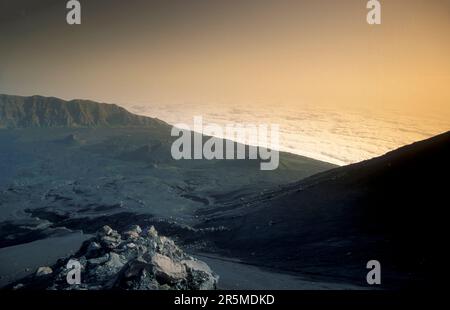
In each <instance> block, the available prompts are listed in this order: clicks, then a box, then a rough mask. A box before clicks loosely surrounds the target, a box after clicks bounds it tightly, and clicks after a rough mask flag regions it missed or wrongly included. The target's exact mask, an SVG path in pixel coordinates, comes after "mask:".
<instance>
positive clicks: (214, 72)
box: [0, 0, 450, 164]
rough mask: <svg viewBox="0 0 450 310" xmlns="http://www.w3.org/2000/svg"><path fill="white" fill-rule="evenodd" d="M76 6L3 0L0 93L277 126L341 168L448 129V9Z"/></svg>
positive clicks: (353, 2) (290, 2) (358, 4)
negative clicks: (76, 17) (375, 16)
mask: <svg viewBox="0 0 450 310" xmlns="http://www.w3.org/2000/svg"><path fill="white" fill-rule="evenodd" d="M81 3H82V24H81V25H79V26H69V25H67V24H66V22H65V14H66V8H65V4H66V1H63V0H43V1H39V2H36V1H30V0H16V1H10V0H3V1H1V2H0V40H1V42H2V46H3V47H4V48H2V49H0V93H7V94H12V95H14V94H17V95H25V96H27V95H35V94H36V95H43V96H55V97H59V98H63V99H74V98H80V99H90V100H95V101H100V102H108V103H117V104H119V105H121V106H124V107H126V108H129V109H130V110H132V111H134V112H140V113H142V114H145V115H148V116H155V117H159V118H161V119H163V120H164V121H167V122H169V123H174V122H178V121H183V122H189V120H190V119H192V117H193V115H197V114H199V113H202V114H203V116H204V118H205V120H206V121H211V122H213V121H215V122H219V123H220V122H223V123H226V122H231V121H245V122H249V123H251V122H253V123H254V122H255V121H256V122H257V121H261V120H263V121H264V122H276V123H279V124H280V126H281V127H282V135H283V136H282V141H284V142H282V148H281V149H282V150H286V151H290V152H293V153H296V154H301V155H308V156H311V157H314V158H317V159H322V160H326V161H330V162H333V163H337V164H346V163H352V162H355V161H359V160H364V159H367V158H371V157H374V156H377V155H381V154H383V153H385V152H386V151H388V150H391V149H395V148H397V147H399V146H401V145H404V144H408V143H411V142H414V141H417V140H421V139H424V138H427V137H429V136H431V135H435V134H438V133H440V132H443V131H446V130H448V129H450V88H449V87H448V85H450V58H449V57H448V55H450V39H449V36H448V29H450V18H449V17H450V1H448V0H440V1H432V2H431V1H424V0H413V1H406V0H399V1H395V2H393V1H390V2H385V1H382V24H381V25H379V26H370V25H368V24H367V23H366V13H367V9H366V1H360V0H347V1H339V2H332V3H330V1H324V0H319V1H312V0H311V1H294V0H282V1H276V2H275V1H268V0H260V1H254V0H245V1H240V2H239V3H230V2H227V1H214V0H211V1H201V0H192V1H181V0H174V1H162V0H157V1H143V0H137V1H133V2H124V1H116V0H108V1H107V0H95V1H92V0H91V1H81ZM233 111H234V112H235V111H240V113H234V112H233ZM218 112H220V113H221V115H215V114H218ZM220 113H219V114H220Z"/></svg>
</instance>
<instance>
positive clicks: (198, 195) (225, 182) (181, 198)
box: [0, 95, 335, 286]
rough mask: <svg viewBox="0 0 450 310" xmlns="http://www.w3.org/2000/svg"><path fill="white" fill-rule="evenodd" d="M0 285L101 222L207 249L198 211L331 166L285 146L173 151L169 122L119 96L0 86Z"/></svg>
mask: <svg viewBox="0 0 450 310" xmlns="http://www.w3.org/2000/svg"><path fill="white" fill-rule="evenodd" d="M0 128H1V129H0V150H1V152H0V171H1V173H0V286H2V285H4V284H7V283H10V282H11V281H13V280H15V279H17V278H20V277H23V276H26V275H27V274H30V273H33V272H34V271H35V270H36V268H37V267H39V266H42V265H51V264H53V263H54V261H55V260H56V259H58V258H60V257H63V256H66V255H69V254H73V253H74V252H75V251H77V250H78V248H79V246H80V245H81V243H82V242H83V241H84V240H85V239H87V238H90V237H91V234H93V233H95V232H96V231H97V230H98V229H100V228H101V227H102V226H103V225H110V226H112V227H114V228H115V229H117V230H118V231H119V232H123V230H125V229H127V227H128V226H129V225H141V226H142V227H148V226H149V225H154V226H155V227H156V228H157V229H158V231H160V232H161V233H162V234H164V235H167V236H170V237H172V238H174V239H175V240H177V242H180V243H181V244H182V245H183V246H184V247H185V248H191V249H192V250H194V249H201V250H203V251H213V250H214V249H212V248H210V246H213V245H212V244H211V243H209V240H210V239H211V237H210V235H216V234H217V233H218V232H220V231H221V230H223V229H224V227H220V226H217V227H215V226H211V227H206V228H201V229H197V228H195V226H197V225H201V224H202V222H201V221H202V219H201V217H199V216H198V215H197V214H196V211H198V210H200V209H204V208H208V207H211V206H213V205H217V204H222V203H226V202H227V201H232V200H235V199H236V197H242V196H245V195H248V194H252V193H264V192H265V191H267V190H270V189H271V188H273V187H277V186H279V185H280V184H287V183H291V182H294V181H296V180H299V179H303V178H305V177H307V176H311V175H313V174H315V173H318V172H321V171H325V170H328V169H331V168H334V167H335V166H333V165H331V164H328V163H324V162H320V161H317V160H313V159H309V158H305V157H301V156H296V155H292V154H287V153H281V154H280V167H279V169H277V170H275V171H261V170H260V162H259V160H227V161H222V160H213V161H207V160H195V161H194V160H181V161H176V160H173V159H172V157H171V154H170V147H171V144H172V142H173V141H174V139H176V137H171V136H170V130H171V126H170V125H168V124H166V123H164V122H162V121H160V120H157V119H152V118H147V117H142V116H137V115H134V114H131V113H129V112H127V111H126V110H124V109H123V108H120V107H119V106H117V105H112V104H102V103H96V102H92V101H85V100H73V101H64V100H61V99H57V98H47V97H41V96H32V97H19V96H8V95H0Z"/></svg>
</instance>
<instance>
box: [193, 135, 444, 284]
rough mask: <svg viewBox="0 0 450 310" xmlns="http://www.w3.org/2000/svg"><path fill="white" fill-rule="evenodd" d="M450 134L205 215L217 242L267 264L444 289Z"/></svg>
mask: <svg viewBox="0 0 450 310" xmlns="http://www.w3.org/2000/svg"><path fill="white" fill-rule="evenodd" d="M449 159H450V132H447V133H444V134H441V135H439V136H436V137H434V138H431V139H429V140H425V141H421V142H417V143H414V144H412V145H409V146H405V147H402V148H400V149H398V150H396V151H393V152H390V153H387V154H386V155H384V156H381V157H379V158H375V159H372V160H368V161H364V162H361V163H357V164H354V165H350V166H346V167H341V168H336V169H333V170H330V171H327V172H323V173H320V174H317V175H315V176H312V177H309V178H306V179H304V180H302V181H300V182H296V183H293V184H291V185H289V186H285V187H283V188H282V189H276V190H274V191H272V192H268V193H265V194H263V195H255V196H253V197H240V199H239V200H236V201H235V202H234V203H229V204H224V205H222V206H220V207H216V208H212V209H209V210H202V211H200V212H199V213H200V214H201V215H202V216H203V217H204V220H205V224H204V225H206V226H208V225H223V226H225V227H227V228H228V229H229V231H228V232H227V234H226V235H223V236H222V237H217V238H216V240H215V244H216V245H217V246H218V247H220V248H222V249H223V250H224V252H226V253H228V254H229V253H230V252H231V253H232V254H233V255H235V256H239V257H241V258H244V259H245V260H246V261H248V262H252V263H255V264H259V265H266V266H268V267H277V268H282V269H286V270H291V271H300V272H302V273H303V274H305V273H310V274H311V275H316V276H318V277H323V276H325V277H327V276H329V277H333V278H341V279H342V281H347V282H351V283H356V284H360V285H361V284H363V285H364V284H366V285H367V283H366V274H367V272H368V270H367V269H366V264H367V262H368V261H369V260H378V261H380V263H381V266H382V271H383V273H382V275H383V287H387V288H392V287H407V286H427V287H432V286H433V285H437V283H438V282H437V281H439V279H440V277H441V271H442V268H443V267H442V266H443V265H441V263H442V261H443V260H442V251H444V248H445V244H446V243H447V242H446V240H445V239H446V238H445V231H446V227H447V226H448V223H447V218H448V217H446V216H444V214H445V213H446V212H445V211H446V209H447V208H448V194H447V191H448V176H449V175H450V164H449Z"/></svg>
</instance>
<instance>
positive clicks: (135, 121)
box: [0, 94, 164, 128]
mask: <svg viewBox="0 0 450 310" xmlns="http://www.w3.org/2000/svg"><path fill="white" fill-rule="evenodd" d="M163 124H164V123H163V122H162V121H159V120H157V119H152V118H148V117H143V116H139V115H135V114H132V113H130V112H128V111H127V110H125V109H124V108H121V107H119V106H117V105H115V104H106V103H97V102H93V101H89V100H71V101H65V100H62V99H58V98H53V97H42V96H32V97H20V96H9V95H1V94H0V128H17V127H22V128H23V127H155V126H158V125H159V126H162V125H163Z"/></svg>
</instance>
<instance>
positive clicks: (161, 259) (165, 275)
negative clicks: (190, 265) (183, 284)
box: [152, 253, 187, 283]
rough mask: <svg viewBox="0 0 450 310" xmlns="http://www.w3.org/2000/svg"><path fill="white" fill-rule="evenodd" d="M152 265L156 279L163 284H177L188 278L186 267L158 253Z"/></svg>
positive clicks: (153, 258)
mask: <svg viewBox="0 0 450 310" xmlns="http://www.w3.org/2000/svg"><path fill="white" fill-rule="evenodd" d="M152 264H153V267H154V269H153V271H154V273H155V276H156V278H157V279H159V281H161V282H163V283H165V282H167V283H177V282H180V281H181V280H183V279H184V278H186V276H187V273H186V268H185V267H184V265H182V264H181V263H178V262H174V261H173V260H172V259H170V258H169V257H167V256H165V255H161V254H158V253H156V254H155V255H154V256H153V257H152ZM159 281H158V282H159Z"/></svg>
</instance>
